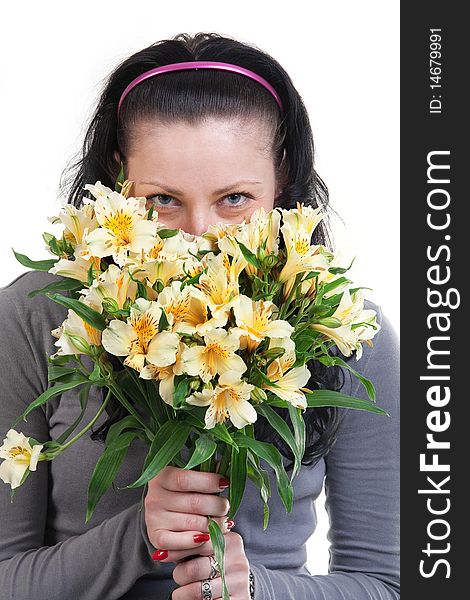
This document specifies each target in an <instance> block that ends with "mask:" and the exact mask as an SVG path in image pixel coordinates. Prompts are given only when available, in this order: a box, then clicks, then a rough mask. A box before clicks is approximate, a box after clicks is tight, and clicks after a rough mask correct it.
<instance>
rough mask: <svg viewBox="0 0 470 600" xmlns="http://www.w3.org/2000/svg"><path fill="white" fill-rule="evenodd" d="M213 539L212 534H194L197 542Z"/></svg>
mask: <svg viewBox="0 0 470 600" xmlns="http://www.w3.org/2000/svg"><path fill="white" fill-rule="evenodd" d="M210 539H211V536H210V535H209V534H208V533H196V535H194V536H193V540H194V542H195V543H196V544H200V543H201V542H208V541H209V540H210Z"/></svg>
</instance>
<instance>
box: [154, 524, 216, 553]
mask: <svg viewBox="0 0 470 600" xmlns="http://www.w3.org/2000/svg"><path fill="white" fill-rule="evenodd" d="M149 539H150V541H151V542H152V544H153V545H154V546H155V548H162V549H165V550H168V551H169V550H186V549H192V548H199V546H201V544H203V543H205V542H208V541H209V540H210V536H209V534H208V533H201V532H200V531H169V530H168V529H157V530H156V531H152V532H151V536H149Z"/></svg>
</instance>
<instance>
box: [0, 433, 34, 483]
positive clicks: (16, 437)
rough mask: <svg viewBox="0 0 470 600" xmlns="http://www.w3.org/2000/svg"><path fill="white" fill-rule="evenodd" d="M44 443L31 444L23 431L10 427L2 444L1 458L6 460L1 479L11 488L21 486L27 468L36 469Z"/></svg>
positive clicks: (0, 474)
mask: <svg viewBox="0 0 470 600" xmlns="http://www.w3.org/2000/svg"><path fill="white" fill-rule="evenodd" d="M42 447H43V444H36V445H34V446H31V444H30V443H29V439H28V438H27V437H26V436H25V435H23V433H21V432H18V431H15V430H14V429H10V430H9V431H8V433H7V437H6V438H5V439H4V440H3V444H2V446H0V458H4V459H5V460H4V461H3V462H2V464H1V465H0V479H1V480H2V481H4V482H5V483H9V484H10V485H11V489H15V488H17V487H19V485H20V482H21V480H22V478H23V475H24V473H25V471H26V470H27V469H29V470H30V471H36V467H37V464H38V459H39V454H40V452H41V450H42Z"/></svg>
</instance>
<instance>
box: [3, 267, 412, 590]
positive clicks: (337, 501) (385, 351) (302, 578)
mask: <svg viewBox="0 0 470 600" xmlns="http://www.w3.org/2000/svg"><path fill="white" fill-rule="evenodd" d="M57 279H58V277H57V276H55V275H52V274H49V273H44V272H38V271H28V272H26V273H24V274H22V275H20V276H18V277H17V278H16V279H14V280H13V281H12V282H11V283H10V284H8V285H7V286H5V287H3V288H0V318H1V321H0V380H1V382H2V385H1V396H0V442H1V440H3V438H4V437H5V436H6V433H7V431H8V429H9V428H10V427H11V425H12V424H13V422H14V421H15V420H16V418H17V417H18V416H19V415H20V414H21V413H22V412H23V411H24V410H25V408H26V407H27V406H28V405H29V404H30V402H31V401H32V400H34V399H35V398H36V397H37V396H39V394H41V393H42V392H43V391H44V390H46V389H47V388H48V387H49V382H48V380H47V368H48V362H47V356H48V355H51V354H53V353H54V352H55V351H56V350H57V347H56V346H54V342H55V338H54V337H53V336H52V335H51V330H52V329H54V328H56V327H58V326H59V325H60V324H61V323H62V322H63V320H64V319H65V318H66V316H67V309H66V308H64V307H62V306H60V305H58V304H56V303H55V302H53V301H52V300H49V299H48V298H46V297H45V296H42V295H39V296H36V297H35V298H28V297H27V293H28V291H30V290H33V289H38V288H41V287H44V286H45V285H47V284H48V283H50V282H52V281H55V280H57ZM366 305H367V307H372V308H374V309H375V310H377V312H378V321H379V323H381V325H382V328H381V330H380V332H379V333H378V334H377V336H376V337H375V338H374V347H373V349H371V348H369V346H367V345H366V344H364V354H363V357H362V358H361V359H360V360H359V361H357V362H356V361H355V360H354V359H353V363H352V364H353V366H354V367H355V368H357V370H359V371H361V372H362V373H364V374H365V375H366V376H368V377H369V378H370V379H372V380H373V382H374V383H375V386H376V389H377V403H378V404H379V405H380V406H382V407H383V408H385V409H386V410H387V411H388V412H389V413H390V415H391V416H390V417H386V416H384V415H376V414H372V413H368V412H365V411H357V410H349V409H345V410H346V415H345V418H344V420H343V422H342V424H341V426H340V430H339V435H338V438H337V441H336V444H335V445H334V447H333V449H332V450H331V451H330V453H329V454H328V455H327V456H326V458H325V459H323V460H321V461H320V462H319V463H317V465H316V466H315V467H313V468H312V467H305V466H302V470H301V472H300V474H299V475H298V476H297V477H296V478H294V480H293V487H294V506H293V511H292V512H291V513H287V512H286V510H285V508H284V506H283V505H282V503H281V501H280V499H279V497H278V495H277V490H276V485H275V477H274V473H273V471H272V470H271V468H270V467H269V465H267V464H266V463H264V464H263V466H264V467H265V468H266V469H267V471H268V473H269V476H270V478H271V489H272V496H271V498H270V500H269V505H270V509H271V515H270V521H269V526H268V528H267V530H266V531H263V524H262V523H263V510H262V503H261V500H260V498H259V490H258V488H256V486H255V485H254V484H253V483H252V482H251V480H249V479H248V480H247V487H246V492H245V497H244V499H243V502H242V504H241V506H240V509H239V511H238V513H237V516H236V526H235V528H234V531H237V532H238V533H239V534H240V535H241V536H242V538H243V541H244V547H245V552H246V555H247V558H248V560H249V562H250V565H251V569H252V571H253V573H254V576H255V582H256V594H255V597H256V600H313V599H315V600H371V599H373V600H379V599H380V600H392V599H397V598H399V596H400V593H399V348H398V340H397V336H396V333H395V331H394V330H393V328H392V326H391V324H390V322H389V321H388V319H387V318H386V317H385V316H384V315H383V314H382V312H381V310H380V307H378V306H376V305H375V304H373V303H371V302H367V303H366ZM89 364H91V363H89ZM79 389H80V388H75V389H73V390H70V391H69V392H65V393H63V394H62V396H59V397H55V398H53V399H52V400H50V401H49V402H48V403H47V404H46V405H44V406H43V407H41V408H37V409H35V410H34V411H33V412H32V413H30V415H29V416H28V417H27V422H24V421H21V422H19V423H18V424H17V426H16V429H17V430H18V431H22V432H23V433H24V434H25V435H26V436H27V437H29V436H32V437H34V438H35V439H37V440H38V441H40V442H44V441H46V440H48V439H57V437H58V436H59V435H60V434H61V433H62V432H63V431H64V430H65V429H66V428H67V427H68V426H69V425H70V424H71V423H72V422H73V421H74V419H75V418H76V417H77V416H78V414H79V413H80V404H79V400H78V394H79V392H78V391H77V390H79ZM343 391H344V392H345V393H349V394H352V395H354V396H361V397H363V398H366V396H365V391H364V390H363V388H362V386H360V384H359V383H358V381H357V380H356V379H352V378H351V377H349V376H348V374H346V382H345V386H344V388H343ZM100 399H101V392H100V390H99V389H98V388H91V392H90V398H89V404H88V408H87V412H86V414H85V416H84V419H83V421H82V424H81V426H82V427H83V426H84V425H85V424H86V423H88V422H89V421H90V420H91V418H92V417H93V416H94V415H95V414H96V412H97V410H98V408H99V405H100ZM105 419H106V415H105V414H103V415H101V416H100V419H99V420H98V422H97V424H96V425H95V429H96V428H97V427H98V426H99V425H100V424H101V423H102V422H103V421H104V420H105ZM103 448H104V446H103V444H102V443H100V442H98V441H93V440H91V439H90V437H89V435H87V434H86V435H85V436H83V437H82V438H80V440H79V441H78V442H76V443H75V444H74V445H73V446H72V447H70V448H69V449H67V450H66V451H65V452H64V453H63V454H61V455H59V456H58V457H57V458H55V459H54V460H53V461H46V462H40V463H38V467H37V471H36V472H34V473H31V474H30V476H29V477H28V479H27V480H26V482H25V484H24V485H23V486H21V487H19V488H17V490H16V494H15V498H14V500H13V503H11V502H10V493H11V490H10V486H9V485H7V484H5V483H3V482H2V481H0V600H13V599H14V600H115V599H121V600H131V599H132V600H166V598H167V596H168V594H169V592H170V590H172V589H173V588H174V587H176V584H175V582H174V581H173V579H172V570H173V568H174V563H159V562H158V561H157V562H154V561H153V560H152V558H151V554H152V552H153V551H154V550H155V548H154V546H153V545H152V544H151V543H150V541H149V539H148V537H147V533H146V528H145V520H144V510H145V508H142V509H141V499H142V493H143V488H137V489H127V490H124V489H122V490H119V489H117V488H118V487H120V488H123V487H124V486H126V485H128V484H130V483H131V482H133V481H135V480H136V479H137V477H138V475H139V474H140V470H141V466H142V464H143V461H144V458H145V455H146V452H147V447H146V446H145V444H144V443H143V442H142V441H141V440H139V439H136V440H135V441H134V442H133V443H132V445H131V449H130V452H129V454H128V456H127V457H126V459H125V460H124V462H123V465H122V467H121V470H120V472H119V474H118V476H117V479H116V490H113V488H111V489H109V490H108V491H107V493H106V494H105V495H104V497H103V498H102V499H101V501H100V502H99V504H98V506H97V508H96V510H95V512H94V514H93V517H92V519H91V521H90V522H89V523H88V524H85V510H86V493H87V486H88V482H89V481H90V477H91V474H92V472H93V469H94V466H95V464H96V462H97V460H98V458H99V457H100V455H101V453H102V451H103ZM288 462H289V461H287V459H286V460H285V464H287V463H288ZM323 482H324V483H325V492H326V499H327V500H326V507H327V511H328V515H329V520H330V529H329V533H328V539H329V541H330V543H331V546H330V562H329V574H328V575H315V571H314V572H313V573H311V572H310V571H309V570H308V569H307V567H306V560H307V553H306V542H307V540H308V539H309V538H310V537H311V536H312V535H313V533H314V531H315V526H316V513H315V499H316V498H317V497H318V495H319V494H320V491H321V489H322V485H323ZM226 494H227V491H225V492H223V495H226Z"/></svg>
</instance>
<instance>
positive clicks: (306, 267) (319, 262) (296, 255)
mask: <svg viewBox="0 0 470 600" xmlns="http://www.w3.org/2000/svg"><path fill="white" fill-rule="evenodd" d="M281 210H282V213H283V221H284V224H283V225H282V227H281V231H282V234H283V237H284V242H285V246H286V253H287V260H286V263H285V265H284V267H283V268H282V270H281V272H280V274H279V278H278V279H279V281H280V282H282V283H285V284H286V285H285V286H284V288H285V289H284V298H287V296H288V295H289V292H290V290H291V289H292V286H293V284H294V280H295V276H296V275H297V273H304V272H306V271H323V270H325V269H328V266H329V262H328V260H327V258H326V257H325V255H324V253H323V246H321V245H318V246H316V245H310V240H311V238H312V233H313V230H314V229H315V227H316V226H317V225H318V223H319V222H320V221H321V220H322V219H323V218H324V216H325V214H324V213H321V212H320V211H321V207H320V208H312V207H311V206H303V205H300V204H299V203H297V209H291V210H285V209H281Z"/></svg>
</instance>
